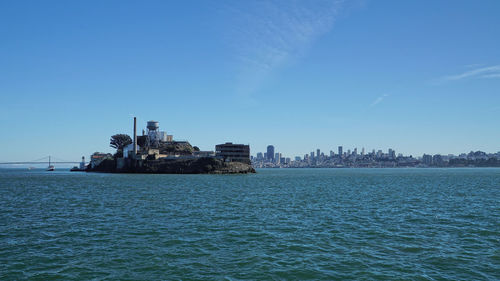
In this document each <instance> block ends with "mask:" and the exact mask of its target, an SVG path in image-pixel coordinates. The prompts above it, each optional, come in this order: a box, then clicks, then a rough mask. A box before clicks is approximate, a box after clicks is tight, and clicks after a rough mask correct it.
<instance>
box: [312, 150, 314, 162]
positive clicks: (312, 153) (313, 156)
mask: <svg viewBox="0 0 500 281" xmlns="http://www.w3.org/2000/svg"><path fill="white" fill-rule="evenodd" d="M313 159H314V151H312V152H311V160H313Z"/></svg>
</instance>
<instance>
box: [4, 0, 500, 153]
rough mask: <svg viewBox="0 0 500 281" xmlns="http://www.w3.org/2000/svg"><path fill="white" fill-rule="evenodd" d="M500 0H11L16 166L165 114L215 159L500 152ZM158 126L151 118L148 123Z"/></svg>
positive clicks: (11, 128) (7, 67) (104, 148)
mask: <svg viewBox="0 0 500 281" xmlns="http://www.w3.org/2000/svg"><path fill="white" fill-rule="evenodd" d="M499 11H500V2H499V1H493V0H486V1H481V2H480V3H479V4H478V3H475V2H471V1H451V0H450V1H438V2H436V1H418V2H408V1H383V2H376V1H366V0H353V1H323V0H320V1H313V2H311V1H264V2H235V1H217V2H204V1H199V2H198V1H193V2H165V1H148V3H147V4H138V3H134V2H128V1H106V2H102V1H85V2H67V1H53V2H50V3H42V2H30V3H29V5H28V4H26V3H25V2H23V1H11V2H2V3H0V23H1V25H0V26H1V27H0V30H1V31H2V44H1V46H0V49H1V50H2V51H1V52H0V62H1V65H2V67H0V131H1V132H2V138H0V145H1V146H2V147H7V148H9V149H8V150H6V151H5V152H4V153H3V154H2V157H1V159H0V160H2V161H17V160H24V161H27V160H32V159H38V158H41V157H44V156H47V155H53V156H55V157H58V158H60V159H67V160H74V161H78V160H79V159H80V158H81V156H82V155H85V156H89V155H90V154H92V153H93V152H96V151H100V152H111V151H112V149H111V148H110V147H109V139H108V138H109V136H110V135H114V134H117V133H125V134H129V135H131V132H132V128H131V127H130V125H129V123H130V118H132V117H133V116H137V119H138V124H145V122H146V121H148V120H158V121H160V126H161V127H162V129H163V130H165V131H166V132H168V133H169V134H173V135H174V136H175V138H177V139H189V140H190V141H191V142H192V143H194V144H196V145H198V146H199V147H200V149H202V150H210V149H212V147H213V145H214V144H218V143H224V142H227V141H231V142H234V143H243V144H250V146H251V150H252V151H262V152H264V151H265V149H266V147H267V145H268V144H269V143H274V144H276V145H277V146H279V151H278V152H280V153H282V154H283V155H291V157H294V156H295V155H300V156H303V155H304V154H306V153H309V152H310V149H313V148H314V149H316V148H318V147H319V148H320V149H325V150H326V149H328V151H329V150H330V149H333V150H335V148H336V147H337V146H338V145H342V144H343V145H344V149H348V148H347V146H350V148H351V149H353V148H354V147H358V149H361V148H362V147H365V148H366V149H367V151H368V150H369V149H370V150H371V148H380V149H384V151H385V150H387V149H388V148H392V149H395V150H396V151H401V152H403V153H404V154H408V155H410V154H411V155H422V154H424V153H429V154H438V153H439V154H459V153H463V152H467V151H477V150H480V151H486V152H497V151H499V150H500V144H499V142H498V140H499V139H500V130H499V129H498V124H497V123H498V116H499V115H500V95H499V94H498V93H499V92H500V57H499V53H498V49H499V47H500V29H498V28H494V27H495V26H500V17H498V13H499ZM141 126H143V125H141Z"/></svg>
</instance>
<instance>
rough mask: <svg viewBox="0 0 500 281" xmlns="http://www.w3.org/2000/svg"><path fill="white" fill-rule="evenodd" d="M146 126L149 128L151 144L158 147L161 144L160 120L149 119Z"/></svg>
mask: <svg viewBox="0 0 500 281" xmlns="http://www.w3.org/2000/svg"><path fill="white" fill-rule="evenodd" d="M146 128H147V129H148V139H149V146H150V147H152V148H157V147H158V146H159V145H160V130H159V129H160V126H159V124H158V121H148V125H147V127H146Z"/></svg>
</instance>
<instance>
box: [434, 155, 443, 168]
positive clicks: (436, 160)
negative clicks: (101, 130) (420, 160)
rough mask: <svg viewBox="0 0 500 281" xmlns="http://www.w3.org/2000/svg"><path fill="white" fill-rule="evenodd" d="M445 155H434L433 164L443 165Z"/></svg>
mask: <svg viewBox="0 0 500 281" xmlns="http://www.w3.org/2000/svg"><path fill="white" fill-rule="evenodd" d="M443 162H444V161H443V157H442V156H441V155H439V154H436V155H434V156H432V164H433V165H436V166H442V165H443Z"/></svg>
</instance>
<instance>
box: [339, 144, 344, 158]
mask: <svg viewBox="0 0 500 281" xmlns="http://www.w3.org/2000/svg"><path fill="white" fill-rule="evenodd" d="M342 154H344V152H343V149H342V146H339V156H340V157H342Z"/></svg>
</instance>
